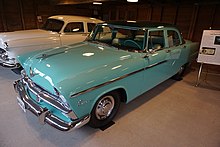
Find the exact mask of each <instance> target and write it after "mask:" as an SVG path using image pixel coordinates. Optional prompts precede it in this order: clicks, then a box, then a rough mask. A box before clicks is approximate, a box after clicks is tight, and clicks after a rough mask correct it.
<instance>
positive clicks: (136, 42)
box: [87, 25, 146, 52]
mask: <svg viewBox="0 0 220 147" xmlns="http://www.w3.org/2000/svg"><path fill="white" fill-rule="evenodd" d="M145 33H146V31H144V30H143V29H138V28H135V29H134V28H128V29H127V28H120V27H115V26H108V25H97V26H96V28H95V29H94V30H93V31H92V33H91V34H90V35H89V37H88V39H87V40H88V41H95V42H99V43H105V44H107V45H110V46H114V47H117V48H119V49H123V50H135V51H138V52H141V51H143V50H144V48H145V41H144V38H145Z"/></svg>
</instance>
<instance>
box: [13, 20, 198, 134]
mask: <svg viewBox="0 0 220 147" xmlns="http://www.w3.org/2000/svg"><path fill="white" fill-rule="evenodd" d="M197 49H198V44H196V43H193V42H191V41H187V40H184V39H183V38H182V36H181V34H180V32H179V31H178V29H177V28H176V27H175V26H173V25H169V24H162V23H150V22H145V21H141V22H136V21H114V22H108V23H101V24H98V25H97V26H96V27H95V29H94V30H93V31H92V32H91V34H90V35H89V36H88V38H87V39H86V40H85V41H84V42H81V43H77V44H73V45H68V46H64V47H59V48H52V49H48V50H44V51H35V52H31V53H26V54H23V55H20V56H18V61H19V62H20V64H21V65H22V66H23V68H24V70H23V71H22V77H21V79H19V80H17V81H15V82H14V88H15V90H16V92H18V97H17V100H18V104H19V106H20V107H21V108H22V109H23V110H24V111H26V110H30V111H31V112H33V113H34V114H35V115H36V116H37V117H38V118H39V120H40V122H41V123H43V124H44V123H47V124H49V125H51V126H53V127H55V128H57V129H59V130H62V131H68V130H72V129H75V128H79V127H81V126H83V125H85V124H87V123H88V124H89V125H90V126H92V127H94V128H99V127H103V126H105V125H107V124H108V123H109V122H111V121H112V119H113V118H114V117H115V115H116V113H117V111H118V109H119V106H120V103H121V102H125V103H128V102H130V101H131V100H133V99H134V98H136V97H137V96H139V95H141V94H143V93H144V92H146V91H148V90H149V89H151V88H153V87H155V86H156V85H158V84H160V83H161V82H163V81H165V80H166V79H168V78H170V77H174V78H176V79H179V78H180V77H181V76H182V73H183V71H184V69H185V67H186V65H187V64H188V63H190V62H191V61H192V60H193V59H195V57H197V53H198V51H197Z"/></svg>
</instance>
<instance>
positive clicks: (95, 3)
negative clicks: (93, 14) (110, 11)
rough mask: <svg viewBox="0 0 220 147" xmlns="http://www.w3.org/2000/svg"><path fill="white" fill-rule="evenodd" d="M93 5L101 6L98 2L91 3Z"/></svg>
mask: <svg viewBox="0 0 220 147" xmlns="http://www.w3.org/2000/svg"><path fill="white" fill-rule="evenodd" d="M93 5H102V3H100V2H93Z"/></svg>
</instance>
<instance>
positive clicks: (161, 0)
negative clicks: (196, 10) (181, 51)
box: [51, 0, 220, 5]
mask: <svg viewBox="0 0 220 147" xmlns="http://www.w3.org/2000/svg"><path fill="white" fill-rule="evenodd" d="M51 2H52V3H53V4H55V5H78V4H92V3H93V2H102V3H103V4H115V5H119V4H127V3H128V2H127V0H51ZM140 3H142V4H183V3H191V4H220V1H219V0H138V4H140Z"/></svg>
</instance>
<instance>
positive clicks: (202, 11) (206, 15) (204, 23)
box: [192, 5, 215, 41]
mask: <svg viewBox="0 0 220 147" xmlns="http://www.w3.org/2000/svg"><path fill="white" fill-rule="evenodd" d="M213 10H215V5H202V6H200V7H199V12H198V16H197V19H196V25H195V28H194V30H192V31H193V37H192V40H196V41H200V40H201V38H202V32H203V30H206V29H209V28H210V27H211V25H212V19H213V16H212V15H213Z"/></svg>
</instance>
